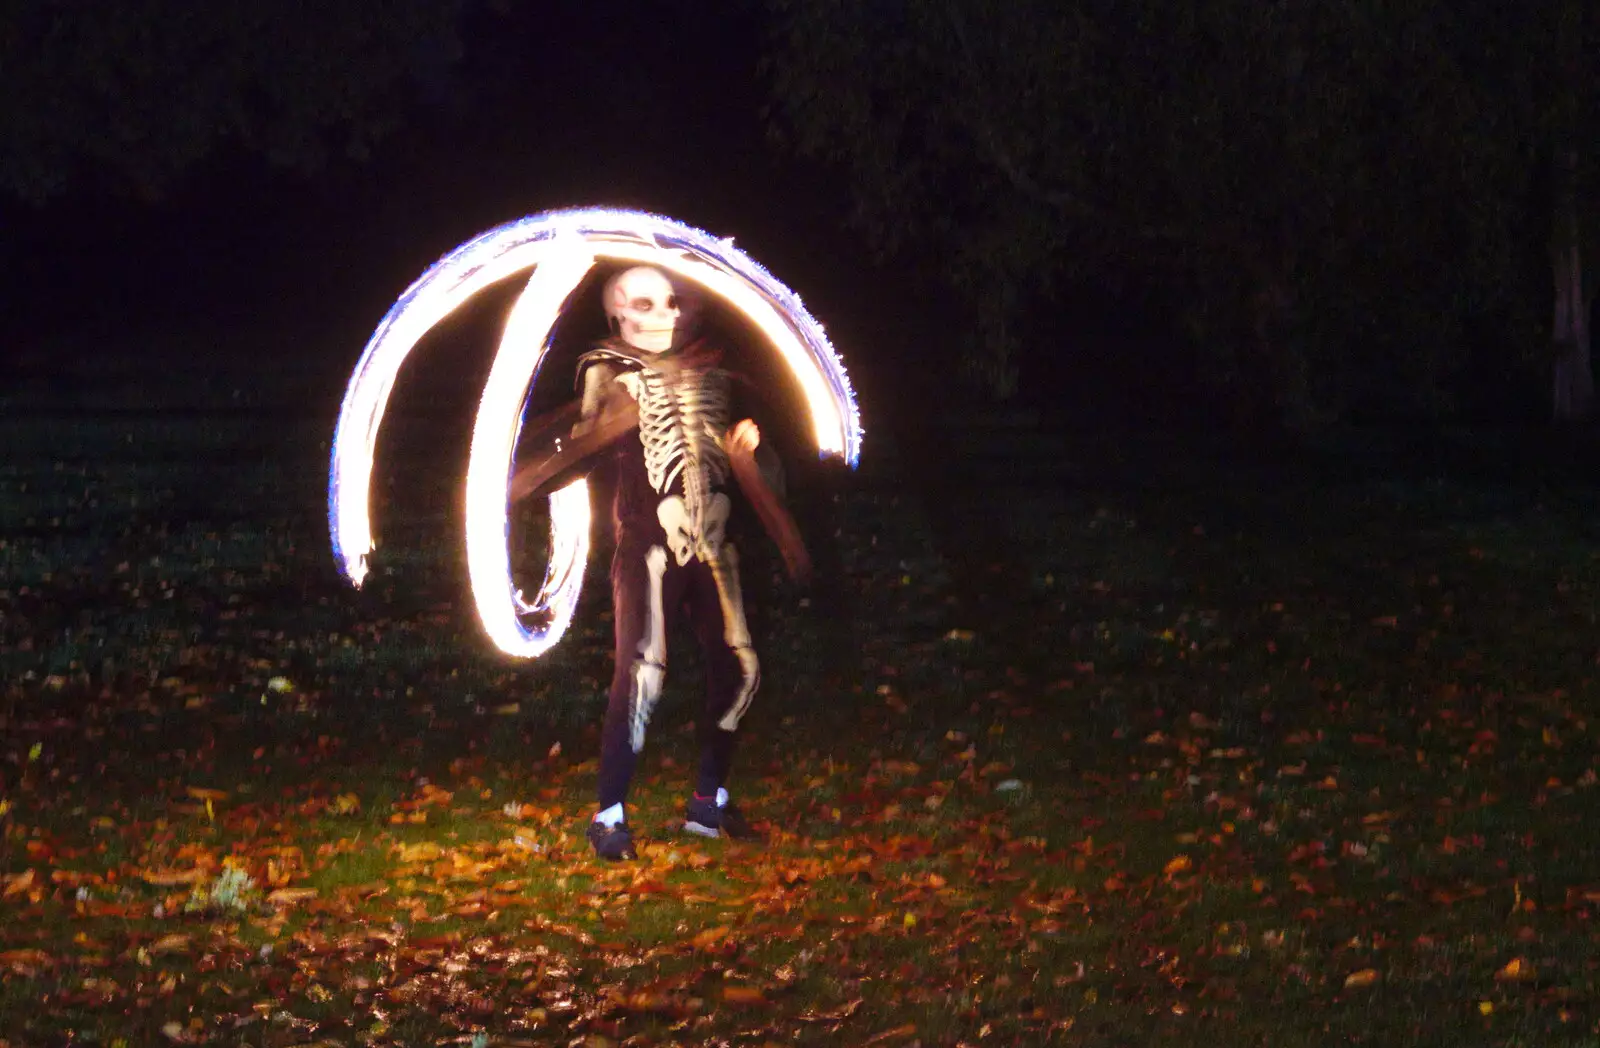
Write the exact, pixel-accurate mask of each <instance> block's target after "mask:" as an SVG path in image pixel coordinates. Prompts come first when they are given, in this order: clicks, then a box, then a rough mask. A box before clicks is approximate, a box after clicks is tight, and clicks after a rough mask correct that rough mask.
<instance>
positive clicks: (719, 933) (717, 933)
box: [689, 924, 728, 950]
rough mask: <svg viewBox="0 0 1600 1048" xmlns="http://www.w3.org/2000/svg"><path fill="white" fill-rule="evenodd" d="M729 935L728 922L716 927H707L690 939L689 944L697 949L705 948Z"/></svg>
mask: <svg viewBox="0 0 1600 1048" xmlns="http://www.w3.org/2000/svg"><path fill="white" fill-rule="evenodd" d="M727 937H728V926H727V925H726V924H719V925H717V926H716V927H715V928H707V929H706V930H705V931H703V932H701V933H700V934H699V935H696V936H695V937H694V938H693V939H690V940H689V945H691V946H693V947H694V948H695V949H697V950H704V949H706V948H707V947H710V946H715V945H716V944H717V943H719V942H721V941H722V940H723V939H726V938H727Z"/></svg>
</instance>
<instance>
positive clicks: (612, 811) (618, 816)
mask: <svg viewBox="0 0 1600 1048" xmlns="http://www.w3.org/2000/svg"><path fill="white" fill-rule="evenodd" d="M622 819H623V815H622V805H621V804H620V803H619V804H613V805H612V806H611V807H609V808H607V809H606V810H605V811H603V812H600V813H598V814H597V815H595V817H594V821H595V822H598V823H599V824H600V825H602V826H604V827H605V828H606V829H608V830H609V829H611V828H612V827H613V826H615V825H617V824H618V823H619V822H621V821H622Z"/></svg>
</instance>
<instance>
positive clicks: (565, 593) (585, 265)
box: [466, 234, 594, 656]
mask: <svg viewBox="0 0 1600 1048" xmlns="http://www.w3.org/2000/svg"><path fill="white" fill-rule="evenodd" d="M593 265H594V255H592V254H590V253H589V251H588V250H587V249H586V247H585V245H584V242H583V240H582V239H580V238H578V237H575V236H572V235H570V234H561V235H557V236H556V237H555V238H554V239H553V240H552V242H551V244H550V253H549V254H548V255H547V256H546V257H544V258H543V260H541V261H540V263H539V267H538V268H537V269H535V270H534V271H533V276H532V277H531V278H530V279H529V280H528V286H527V287H526V288H525V289H524V290H523V292H522V295H521V296H520V297H519V298H518V299H517V303H516V305H514V306H512V307H511V314H510V316H508V317H507V318H506V329H505V334H503V335H502V336H501V338H500V349H499V352H497V353H496V354H495V358H494V364H493V366H491V367H490V369H489V378H488V380H487V381H486V382H485V383H484V386H483V399H482V400H481V401H480V402H479V404H478V417H477V419H476V420H475V421H474V422H473V427H472V453H471V455H470V456H469V457H468V459H467V527H466V532H467V573H468V576H469V577H470V578H471V580H472V597H473V600H475V601H476V602H477V605H478V618H479V619H480V620H482V622H483V627H484V629H485V630H486V631H487V632H488V634H489V639H490V640H492V641H494V643H495V645H496V646H497V647H498V648H499V649H500V650H501V651H504V652H507V653H509V654H512V655H529V656H533V655H542V654H543V653H544V652H545V651H547V650H548V649H549V648H550V647H551V645H553V644H555V642H556V641H558V640H560V639H561V635H562V634H563V633H565V632H566V629H567V625H568V624H569V623H571V621H572V615H573V612H574V611H576V610H577V606H578V590H579V588H580V587H581V586H582V585H583V568H584V562H585V561H587V560H588V558H589V494H588V485H587V484H586V483H585V482H584V481H583V480H581V479H580V480H577V481H574V482H573V483H572V484H569V485H568V486H567V487H565V488H562V489H561V490H560V491H559V492H557V493H556V494H554V495H552V496H551V498H550V567H549V569H548V570H547V572H546V574H545V581H544V586H543V587H542V588H541V589H540V591H539V595H538V596H537V597H536V598H534V601H533V603H532V604H531V605H529V604H524V603H522V601H521V600H520V598H519V596H518V594H517V593H516V592H515V591H514V590H513V588H512V582H511V556H510V548H509V544H508V542H507V540H508V539H509V538H510V532H509V529H510V523H509V520H508V517H507V508H506V477H507V476H508V475H509V474H510V472H511V465H512V456H513V454H514V453H515V451H516V445H517V430H518V425H519V422H520V419H521V415H522V405H523V403H524V401H525V400H526V398H527V393H528V385H529V383H530V381H531V380H532V378H533V376H534V375H535V374H537V373H538V370H539V362H540V360H541V359H542V358H543V357H544V353H545V348H546V347H547V346H548V345H549V341H550V329H551V327H552V326H553V325H554V324H555V319H556V317H557V316H558V315H559V314H560V312H561V305H562V303H563V302H565V301H566V299H567V296H568V295H570V294H571V293H572V289H573V288H575V287H577V286H578V284H579V282H580V281H582V280H583V276H584V274H585V273H587V272H588V271H589V269H590V267H592V266H593ZM519 612H521V613H524V614H527V613H532V614H534V615H536V616H538V617H539V618H540V619H542V620H544V621H543V622H542V623H540V624H539V625H536V626H535V627H534V628H532V629H529V628H526V627H524V626H523V624H522V622H521V621H520V620H519V618H518V613H519Z"/></svg>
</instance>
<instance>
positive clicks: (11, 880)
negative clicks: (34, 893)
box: [4, 866, 33, 899]
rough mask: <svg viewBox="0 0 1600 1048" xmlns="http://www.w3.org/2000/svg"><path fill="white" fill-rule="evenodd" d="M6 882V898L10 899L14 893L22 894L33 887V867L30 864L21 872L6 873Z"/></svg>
mask: <svg viewBox="0 0 1600 1048" xmlns="http://www.w3.org/2000/svg"><path fill="white" fill-rule="evenodd" d="M5 882H6V889H5V893H4V897H5V898H8V899H9V898H10V897H11V896H13V895H21V894H22V893H23V892H25V891H27V890H28V889H29V888H31V887H33V867H31V866H30V867H28V868H27V869H26V870H23V871H22V872H21V873H9V874H6V875H5Z"/></svg>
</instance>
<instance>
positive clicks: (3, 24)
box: [0, 0, 463, 200]
mask: <svg viewBox="0 0 1600 1048" xmlns="http://www.w3.org/2000/svg"><path fill="white" fill-rule="evenodd" d="M462 6H463V0H371V2H362V3H318V2H315V0H260V2H256V3H220V2H219V3H191V2H186V0H117V2H116V3H103V4H102V3H94V4H84V3H76V2H72V0H23V2H20V3H14V4H8V5H5V6H4V8H3V9H0V83H3V86H4V90H3V91H0V191H4V192H7V193H9V194H13V195H17V196H21V197H24V198H27V199H32V200H44V199H48V198H50V197H52V196H54V195H57V194H59V193H61V192H63V191H65V190H67V189H68V188H69V187H71V186H73V185H74V184H82V183H92V184H102V185H103V184H110V185H113V186H116V187H119V188H127V189H131V190H133V191H135V192H140V193H154V192H159V191H160V190H161V189H163V188H164V187H166V186H168V185H169V184H170V183H171V182H172V180H173V179H174V178H175V177H176V176H177V175H179V174H180V173H181V172H183V171H184V170H185V169H187V168H189V167H191V166H192V165H194V164H195V163H196V162H197V161H200V160H202V159H203V158H205V157H207V156H209V155H211V154H212V153H213V152H214V151H216V150H218V149H219V148H222V147H224V146H225V145H236V146H239V147H243V148H245V149H248V150H252V151H254V152H257V153H260V154H263V155H265V156H266V157H267V158H269V159H270V160H272V161H273V162H275V163H278V164H282V165H286V166H292V167H302V168H314V167H316V166H318V165H320V164H322V163H323V162H325V161H326V160H327V159H328V158H329V157H331V156H336V155H340V154H344V155H357V156H359V155H362V154H364V153H365V151H366V150H368V149H369V148H370V147H371V146H372V144H373V143H374V142H375V141H376V140H377V139H378V138H379V137H381V136H382V135H383V134H384V133H386V132H387V131H389V130H390V129H392V128H393V127H394V126H395V125H396V123H397V122H398V120H399V117H400V113H401V111H402V110H401V105H402V103H403V101H404V97H405V93H406V91H407V90H408V88H409V87H411V86H412V85H415V84H417V83H419V82H423V83H425V82H426V81H428V80H429V78H437V77H439V76H441V75H442V74H443V73H444V72H445V71H446V70H448V68H449V66H450V65H451V63H452V62H453V61H454V60H455V58H456V56H457V54H458V51H459V44H458V40H457V35H456V34H457V23H458V18H459V15H460V9H461V8H462Z"/></svg>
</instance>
